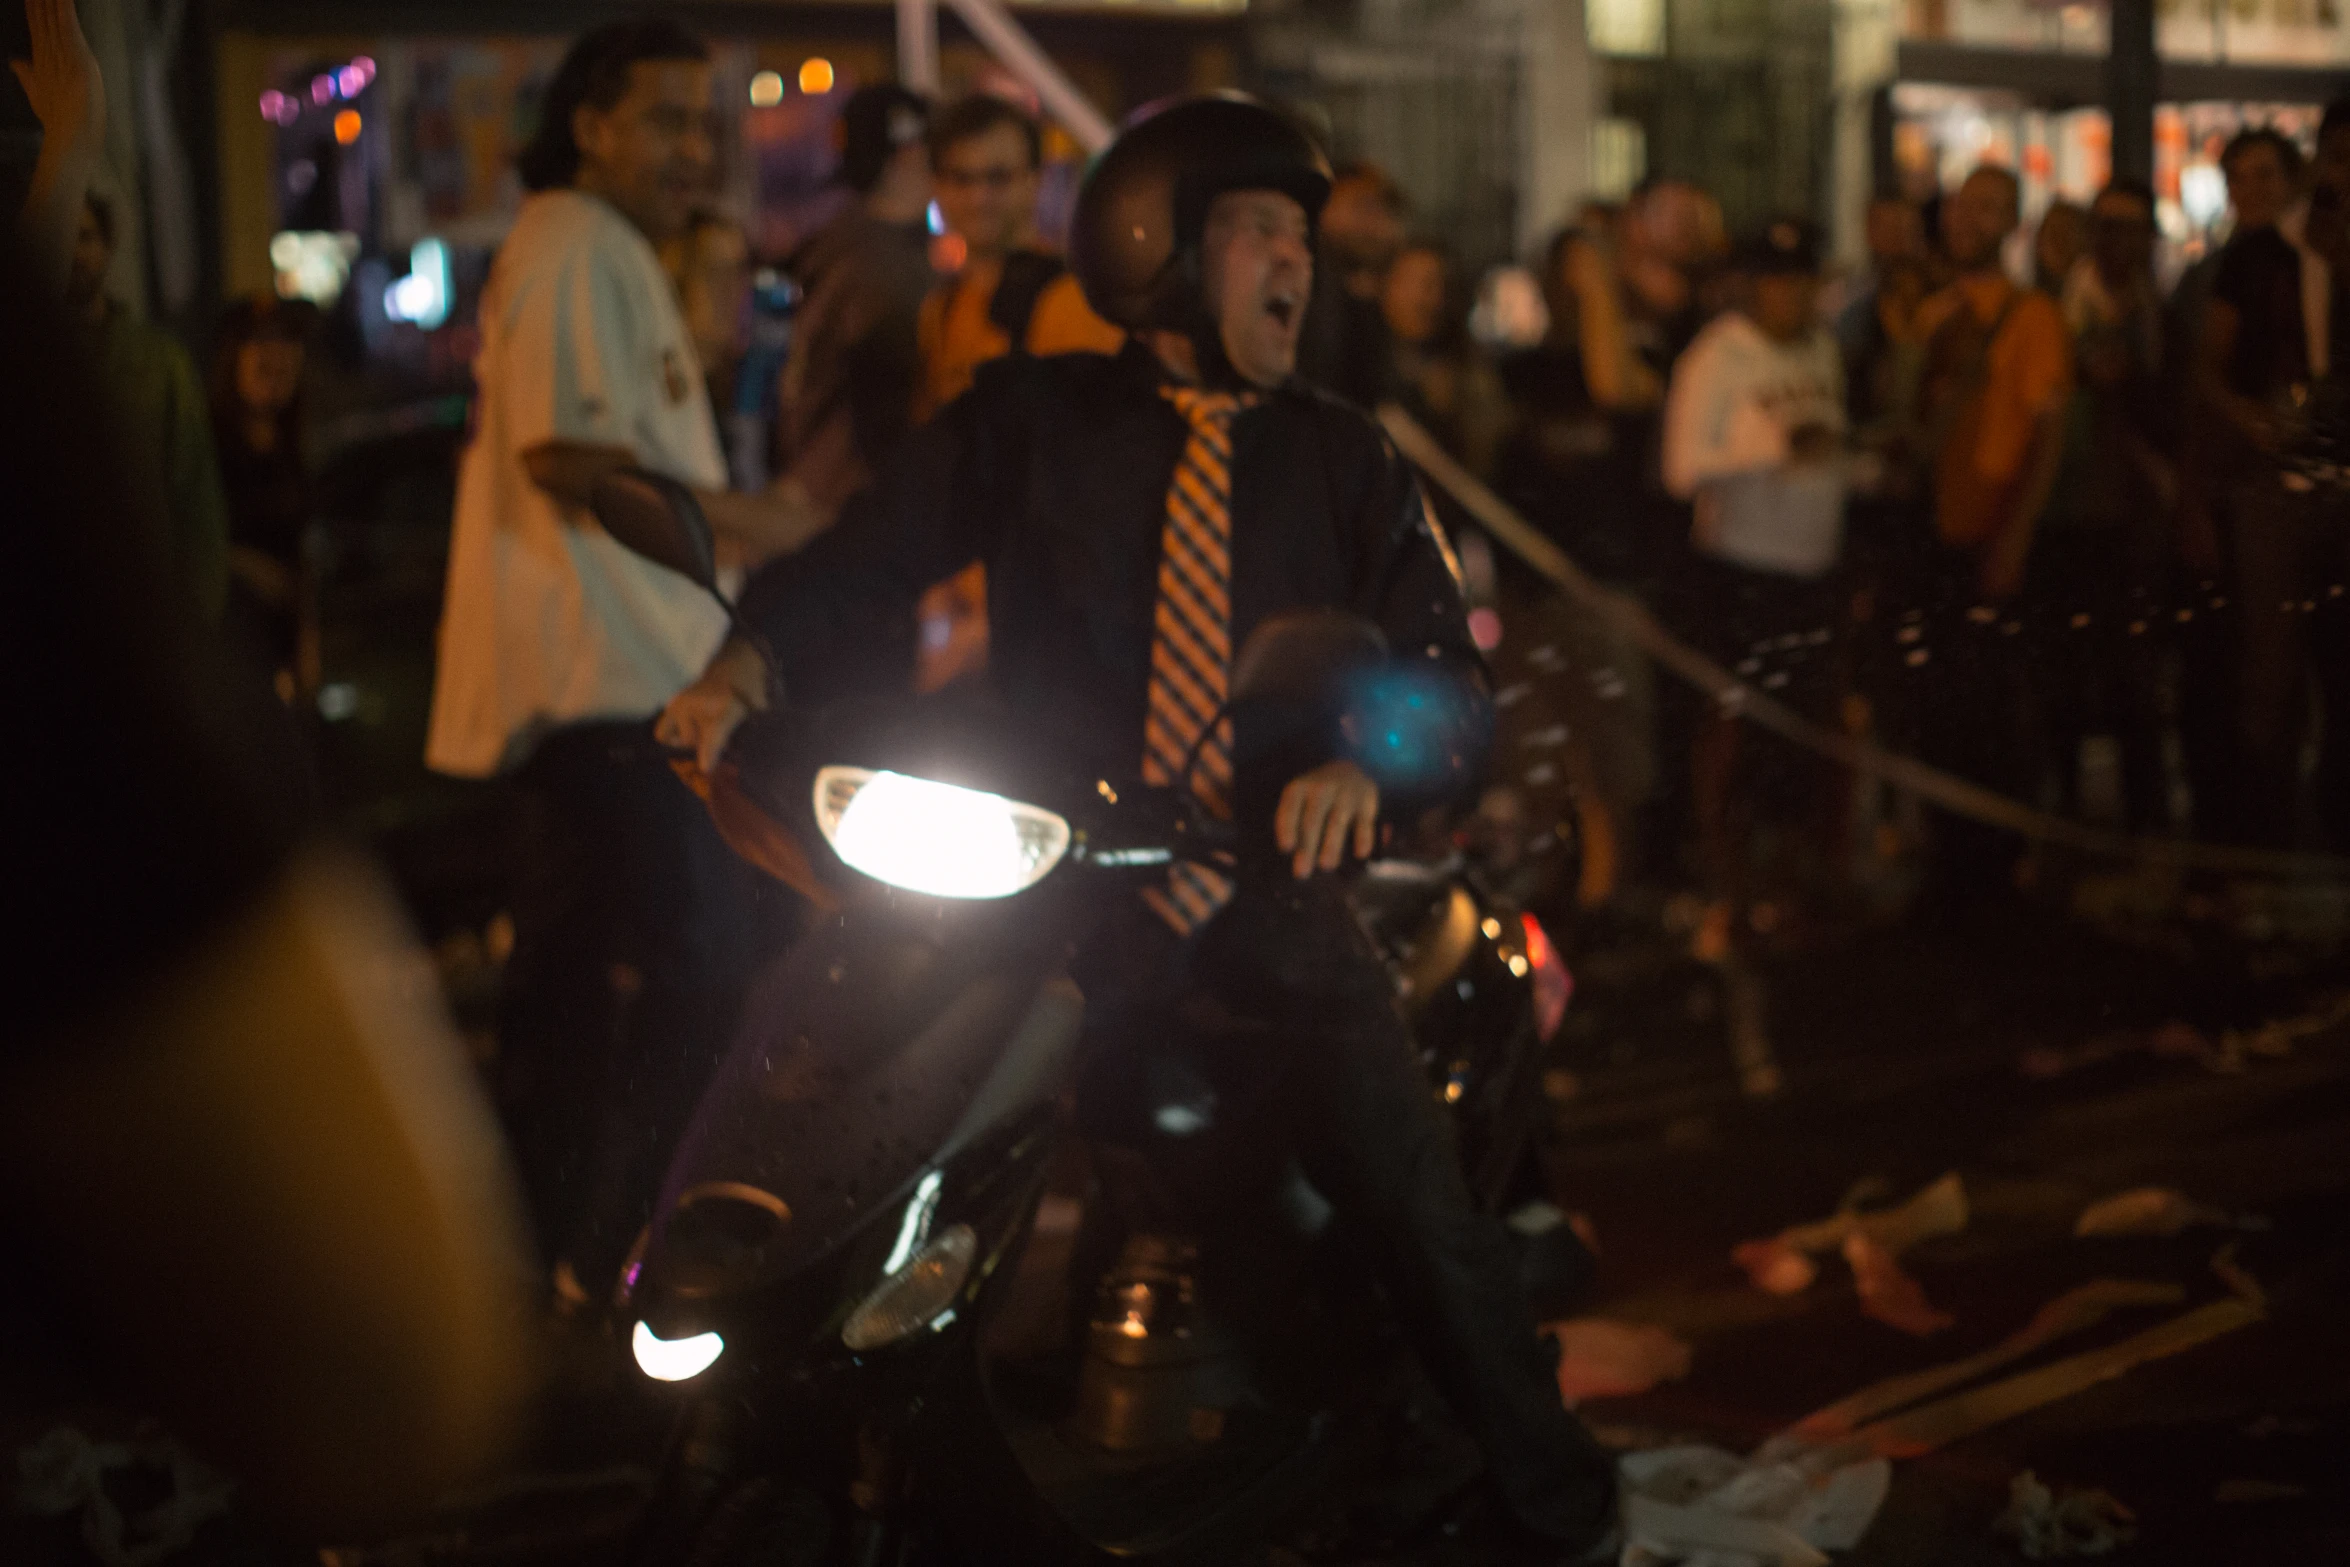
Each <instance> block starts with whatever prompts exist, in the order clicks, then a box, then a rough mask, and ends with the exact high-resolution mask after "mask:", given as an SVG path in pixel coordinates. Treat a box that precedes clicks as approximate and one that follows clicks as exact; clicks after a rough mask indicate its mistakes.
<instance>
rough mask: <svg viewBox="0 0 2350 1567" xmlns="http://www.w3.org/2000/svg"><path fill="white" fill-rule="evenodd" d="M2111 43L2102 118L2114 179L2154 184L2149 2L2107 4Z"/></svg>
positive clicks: (2155, 76)
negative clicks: (2109, 137)
mask: <svg viewBox="0 0 2350 1567" xmlns="http://www.w3.org/2000/svg"><path fill="white" fill-rule="evenodd" d="M2111 15H2112V18H2113V43H2112V48H2111V50H2110V52H2109V53H2108V54H2107V55H2106V57H2105V112H2106V114H2107V116H2108V117H2110V118H2111V120H2112V121H2113V172H2114V174H2115V176H2116V177H2117V178H2122V177H2126V178H2130V179H2140V180H2149V181H2151V180H2152V179H2153V178H2154V102H2155V97H2156V95H2157V93H2158V92H2159V91H2160V71H2161V65H2160V62H2159V61H2158V60H2157V59H2156V57H2155V53H2154V0H2112V8H2111Z"/></svg>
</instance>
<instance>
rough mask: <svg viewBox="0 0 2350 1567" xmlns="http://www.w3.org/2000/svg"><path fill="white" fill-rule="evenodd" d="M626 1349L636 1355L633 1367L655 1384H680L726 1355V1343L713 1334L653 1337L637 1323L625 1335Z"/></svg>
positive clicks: (648, 1328) (648, 1329) (651, 1332)
mask: <svg viewBox="0 0 2350 1567" xmlns="http://www.w3.org/2000/svg"><path fill="white" fill-rule="evenodd" d="M628 1347H629V1348H630V1349H632V1350H634V1351H635V1352H636V1363H637V1367H638V1369H640V1370H642V1371H643V1372H644V1374H645V1375H646V1376H649V1377H651V1378H652V1379H653V1380H654V1381H656V1382H683V1381H686V1380H687V1379H689V1378H692V1377H698V1376H700V1375H701V1374H702V1373H703V1372H705V1371H707V1370H709V1369H710V1368H711V1367H712V1366H714V1365H716V1364H717V1363H718V1357H719V1356H720V1355H722V1354H724V1353H725V1352H726V1340H724V1339H722V1338H720V1337H719V1336H718V1335H717V1334H715V1333H696V1334H692V1335H691V1336H689V1337H686V1338H657V1337H655V1336H654V1333H653V1330H652V1329H651V1328H650V1327H648V1326H646V1325H645V1324H644V1323H642V1322H639V1323H638V1324H637V1325H636V1331H635V1332H634V1333H633V1334H631V1335H629V1345H628Z"/></svg>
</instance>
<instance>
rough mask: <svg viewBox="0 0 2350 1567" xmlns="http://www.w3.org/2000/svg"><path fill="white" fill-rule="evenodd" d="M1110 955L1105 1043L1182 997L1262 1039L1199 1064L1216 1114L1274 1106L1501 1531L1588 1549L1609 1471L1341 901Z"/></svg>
mask: <svg viewBox="0 0 2350 1567" xmlns="http://www.w3.org/2000/svg"><path fill="white" fill-rule="evenodd" d="M1154 932H1155V934H1154ZM1109 939H1110V940H1111V941H1113V942H1115V943H1116V944H1117V945H1119V946H1121V947H1123V948H1126V949H1127V950H1126V951H1123V952H1121V953H1119V954H1117V955H1116V956H1117V961H1115V963H1103V964H1102V965H1101V966H1102V967H1105V968H1112V967H1114V968H1115V970H1116V972H1117V978H1116V979H1114V980H1110V981H1108V982H1106V983H1105V982H1104V980H1103V979H1102V978H1101V977H1100V975H1099V974H1098V973H1097V974H1096V975H1095V976H1093V977H1091V978H1087V979H1086V984H1087V990H1088V1000H1089V1003H1092V1004H1093V1010H1094V1015H1095V1016H1096V1017H1097V1018H1098V1019H1100V1021H1101V1023H1102V1025H1103V1027H1104V1029H1105V1031H1116V1030H1117V1029H1118V1028H1119V1027H1120V1022H1119V1020H1120V1017H1121V1015H1123V1016H1124V1017H1126V1018H1128V1019H1131V1018H1133V1017H1134V1015H1135V1010H1136V1009H1137V1008H1151V1007H1153V1006H1154V1004H1158V1005H1163V1004H1165V1003H1166V1002H1168V1001H1170V1000H1171V999H1172V997H1173V996H1174V995H1175V994H1180V993H1184V992H1188V993H1192V994H1204V995H1205V996H1206V997H1208V998H1210V999H1212V1000H1213V1001H1215V1002H1216V1003H1218V1004H1219V1005H1220V1006H1221V1007H1223V1008H1224V1009H1226V1010H1228V1011H1229V1012H1231V1013H1233V1014H1234V1015H1236V1016H1238V1017H1242V1018H1245V1019H1248V1020H1250V1021H1252V1022H1256V1023H1261V1024H1264V1025H1267V1026H1269V1027H1270V1028H1271V1030H1272V1032H1273V1035H1274V1038H1275V1039H1276V1040H1277V1041H1278V1043H1277V1044H1276V1045H1275V1046H1273V1047H1272V1048H1271V1049H1270V1050H1265V1049H1251V1050H1248V1051H1245V1052H1234V1053H1233V1055H1232V1057H1230V1058H1227V1059H1222V1060H1213V1059H1211V1060H1210V1061H1208V1062H1206V1063H1205V1064H1206V1066H1207V1068H1208V1070H1209V1072H1210V1073H1211V1075H1212V1076H1214V1077H1216V1078H1217V1079H1219V1081H1217V1083H1216V1088H1217V1091H1218V1095H1219V1097H1220V1098H1227V1099H1230V1100H1233V1101H1236V1102H1257V1103H1262V1102H1263V1100H1264V1098H1265V1096H1266V1095H1268V1094H1270V1095H1272V1096H1273V1099H1274V1103H1275V1105H1276V1106H1277V1108H1278V1111H1279V1119H1278V1120H1277V1121H1276V1122H1275V1123H1274V1124H1279V1125H1283V1126H1286V1127H1293V1128H1295V1129H1296V1132H1297V1135H1298V1138H1299V1143H1300V1146H1299V1149H1298V1152H1299V1155H1300V1157H1301V1158H1302V1160H1303V1161H1304V1164H1305V1167H1306V1171H1307V1174H1308V1175H1309V1176H1310V1177H1311V1179H1312V1180H1313V1182H1314V1184H1315V1186H1316V1187H1317V1188H1318V1189H1319V1190H1320V1191H1321V1192H1322V1193H1323V1194H1324V1195H1325V1196H1327V1197H1328V1198H1329V1199H1330V1201H1331V1202H1332V1204H1333V1205H1334V1206H1335V1207H1336V1208H1337V1209H1338V1211H1339V1213H1340V1214H1341V1215H1342V1216H1343V1217H1344V1218H1345V1220H1346V1221H1347V1222H1348V1224H1349V1225H1350V1227H1352V1228H1353V1229H1354V1230H1355V1231H1357V1232H1358V1233H1360V1234H1361V1235H1363V1236H1364V1237H1366V1239H1367V1240H1368V1242H1369V1245H1370V1247H1371V1248H1372V1252H1373V1261H1374V1263H1375V1264H1376V1267H1377V1270H1378V1273H1379V1276H1380V1280H1381V1282H1382V1283H1383V1284H1384V1285H1385V1286H1386V1289H1387V1293H1388V1295H1389V1296H1390V1298H1391V1299H1392V1301H1393V1303H1394V1305H1395V1308H1396V1310H1397V1312H1398V1313H1399V1314H1400V1316H1401V1317H1402V1320H1403V1325H1404V1328H1405V1330H1406V1332H1407V1333H1408V1334H1409V1336H1410V1339H1411V1342H1412V1345H1413V1347H1414V1349H1416V1350H1417V1351H1418V1353H1419V1355H1420V1358H1421V1360H1422V1361H1423V1362H1424V1364H1425V1365H1426V1366H1427V1368H1428V1371H1429V1374H1430V1375H1431V1376H1432V1377H1434V1378H1435V1380H1436V1383H1437V1385H1438V1387H1439V1388H1440V1389H1441V1390H1442V1391H1443V1392H1444V1394H1445V1397H1446V1399H1447V1401H1448V1402H1450V1403H1451V1404H1452V1406H1453V1408H1454V1410H1455V1411H1456V1412H1457V1413H1458V1414H1459V1415H1460V1417H1461V1419H1462V1420H1463V1422H1464V1423H1465V1424H1466V1425H1467V1426H1468V1428H1469V1430H1470V1432H1471V1434H1472V1435H1473V1436H1475V1438H1476V1439H1477V1442H1478V1445H1479V1446H1480V1448H1481V1449H1482V1450H1483V1452H1484V1455H1485V1464H1486V1472H1487V1475H1488V1478H1489V1479H1490V1480H1491V1482H1492V1483H1493V1485H1494V1488H1495V1489H1496V1491H1497V1492H1498V1493H1499V1495H1500V1497H1501V1499H1502V1501H1503V1502H1504V1504H1505V1505H1506V1506H1507V1508H1508V1509H1509V1512H1510V1514H1511V1516H1512V1517H1513V1518H1514V1519H1515V1520H1516V1522H1517V1523H1518V1524H1519V1525H1521V1526H1522V1527H1524V1528H1526V1529H1528V1530H1530V1531H1532V1532H1533V1533H1535V1534H1537V1535H1539V1536H1542V1537H1543V1538H1545V1539H1548V1540H1552V1541H1556V1542H1558V1543H1559V1544H1560V1545H1561V1546H1562V1547H1579V1546H1582V1545H1585V1544H1588V1543H1590V1542H1592V1541H1594V1540H1596V1539H1597V1538H1598V1536H1599V1535H1600V1534H1601V1532H1602V1531H1603V1530H1604V1529H1605V1528H1606V1527H1607V1526H1608V1524H1609V1523H1610V1522H1611V1521H1612V1518H1613V1501H1614V1487H1615V1466H1614V1464H1613V1463H1612V1462H1611V1461H1610V1459H1609V1458H1608V1456H1607V1454H1606V1453H1605V1452H1604V1451H1602V1450H1601V1448H1600V1447H1599V1445H1598V1444H1597V1443H1596V1442H1594V1441H1593V1440H1592V1438H1591V1436H1590V1433H1588V1432H1587V1431H1585V1430H1584V1429H1583V1427H1582V1425H1581V1423H1580V1422H1578V1421H1577V1420H1576V1419H1575V1417H1574V1416H1573V1415H1571V1414H1569V1413H1568V1412H1567V1410H1566V1408H1565V1406H1564V1405H1562V1404H1561V1403H1560V1402H1559V1394H1558V1382H1557V1378H1556V1374H1555V1371H1554V1369H1553V1365H1552V1362H1551V1358H1550V1356H1549V1354H1548V1353H1547V1352H1546V1351H1545V1348H1544V1346H1543V1343H1542V1340H1541V1339H1540V1338H1539V1336H1538V1335H1537V1333H1536V1331H1535V1324H1534V1315H1533V1310H1532V1308H1531V1307H1530V1306H1529V1304H1528V1303H1527V1299H1526V1294H1525V1289H1524V1286H1523V1284H1522V1283H1521V1282H1520V1277H1519V1272H1518V1268H1517V1265H1516V1261H1515V1258H1514V1256H1513V1254H1512V1252H1511V1249H1510V1242H1509V1238H1508V1235H1507V1233H1506V1232H1505V1231H1504V1229H1503V1227H1502V1225H1501V1222H1500V1221H1499V1220H1498V1219H1496V1218H1493V1217H1492V1216H1490V1215H1488V1214H1485V1213H1483V1212H1481V1211H1480V1210H1479V1209H1478V1208H1477V1206H1476V1204H1475V1202H1474V1201H1473V1200H1472V1199H1471V1197H1470V1195H1469V1190H1468V1186H1467V1183H1466V1181H1465V1180H1464V1179H1463V1177H1462V1174H1461V1169H1460V1159H1459V1156H1458V1154H1457V1153H1456V1151H1455V1149H1454V1146H1453V1138H1452V1133H1451V1128H1450V1127H1449V1126H1448V1125H1447V1124H1446V1123H1445V1121H1444V1119H1443V1117H1442V1116H1441V1115H1440V1114H1439V1113H1438V1112H1437V1109H1436V1105H1435V1100H1434V1096H1433V1094H1432V1092H1431V1089H1430V1086H1429V1082H1428V1077H1427V1074H1426V1072H1425V1071H1424V1069H1423V1068H1422V1067H1421V1065H1420V1062H1419V1059H1418V1052H1417V1049H1416V1047H1415V1045H1414V1043H1413V1040H1412V1036H1411V1032H1410V1030H1409V1029H1408V1028H1407V1027H1406V1026H1405V1024H1404V1022H1403V1020H1402V1018H1401V1017H1400V1016H1399V1015H1398V1014H1397V1012H1396V1010H1395V1006H1394V1001H1393V996H1394V986H1393V982H1392V981H1391V979H1390V977H1389V975H1388V972H1387V969H1386V967H1385V965H1384V964H1383V963H1382V962H1381V960H1380V957H1379V954H1378V952H1377V951H1376V949H1374V948H1373V947H1372V945H1371V943H1370V940H1369V938H1368V937H1366V936H1365V935H1364V934H1363V931H1362V927H1361V926H1360V925H1359V924H1358V923H1357V922H1356V921H1355V918H1354V916H1353V914H1352V912H1351V911H1350V910H1349V909H1348V907H1347V905H1346V902H1345V899H1344V896H1343V894H1342V893H1340V891H1339V890H1338V889H1337V888H1336V887H1335V886H1334V885H1332V884H1331V883H1330V882H1328V881H1327V880H1320V881H1314V882H1308V883H1303V884H1287V885H1280V884H1276V885H1273V886H1267V887H1244V888H1243V890H1242V891H1241V892H1240V894H1239V895H1238V896H1236V897H1235V898H1234V899H1233V901H1232V903H1231V904H1230V905H1229V906H1228V907H1227V908H1226V909H1225V910H1224V912H1223V913H1222V914H1220V915H1219V916H1217V918H1216V919H1215V920H1214V921H1212V922H1211V923H1210V924H1209V925H1208V926H1207V927H1206V928H1205V929H1203V930H1202V931H1200V932H1199V933H1198V935H1197V937H1196V938H1195V939H1194V941H1193V942H1192V943H1191V944H1190V945H1189V946H1188V947H1187V948H1185V949H1183V950H1181V951H1177V950H1176V944H1175V941H1174V938H1173V937H1172V936H1171V935H1169V934H1168V933H1167V932H1166V931H1165V930H1164V929H1163V928H1162V927H1157V926H1156V925H1155V922H1151V923H1149V924H1148V925H1146V924H1145V922H1144V921H1140V920H1138V921H1134V922H1132V923H1131V924H1123V923H1122V924H1121V925H1120V927H1119V929H1118V931H1117V933H1116V934H1115V935H1113V936H1112V937H1111V938H1109ZM1138 948H1139V949H1145V950H1141V951H1137V950H1135V949H1138ZM1089 957H1097V958H1098V957H1099V955H1098V954H1092V955H1089ZM1088 966H1089V967H1090V966H1093V965H1091V964H1089V965H1088ZM1081 977H1083V971H1082V970H1081ZM1104 1003H1106V1005H1105V1004H1104ZM1103 1044H1104V1046H1105V1048H1115V1042H1114V1040H1111V1039H1104V1040H1103Z"/></svg>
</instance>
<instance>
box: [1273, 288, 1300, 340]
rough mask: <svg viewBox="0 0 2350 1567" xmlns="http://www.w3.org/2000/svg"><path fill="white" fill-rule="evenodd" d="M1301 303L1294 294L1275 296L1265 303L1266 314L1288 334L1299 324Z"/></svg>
mask: <svg viewBox="0 0 2350 1567" xmlns="http://www.w3.org/2000/svg"><path fill="white" fill-rule="evenodd" d="M1299 303H1300V302H1299V300H1298V298H1297V296H1296V295H1294V294H1275V295H1273V296H1272V297H1271V298H1269V299H1267V300H1266V301H1265V314H1267V315H1269V316H1271V317H1272V318H1273V320H1274V321H1275V323H1276V324H1278V325H1279V326H1280V328H1281V329H1282V330H1283V331H1284V332H1286V331H1288V330H1289V328H1290V327H1291V326H1293V325H1295V324H1296V322H1297V317H1298V309H1299Z"/></svg>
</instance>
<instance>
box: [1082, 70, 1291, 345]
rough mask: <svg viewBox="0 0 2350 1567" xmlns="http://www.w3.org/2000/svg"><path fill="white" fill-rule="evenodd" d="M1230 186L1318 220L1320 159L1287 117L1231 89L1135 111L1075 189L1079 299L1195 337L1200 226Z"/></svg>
mask: <svg viewBox="0 0 2350 1567" xmlns="http://www.w3.org/2000/svg"><path fill="white" fill-rule="evenodd" d="M1233 190H1277V191H1280V192H1281V193H1282V194H1284V195H1287V196H1292V197H1294V198H1296V200H1297V203H1298V205H1299V206H1301V207H1304V208H1305V209H1306V218H1307V220H1308V221H1309V222H1313V221H1317V220H1319V219H1320V217H1321V215H1322V204H1323V203H1324V202H1325V201H1327V200H1328V199H1329V197H1330V163H1329V160H1328V159H1326V158H1324V157H1323V156H1322V149H1321V148H1320V147H1318V146H1316V145H1315V144H1314V139H1313V138H1312V137H1311V136H1309V135H1307V134H1306V132H1305V131H1304V129H1303V128H1301V127H1300V126H1299V125H1298V124H1297V123H1296V122H1295V121H1293V120H1291V119H1290V118H1289V117H1288V116H1286V115H1284V114H1282V113H1281V112H1280V111H1278V110H1276V109H1273V108H1271V107H1268V106H1267V105H1265V104H1262V103H1259V102H1258V101H1257V100H1256V99H1254V98H1250V97H1247V96H1245V95H1243V94H1240V93H1216V94H1212V95H1210V96H1207V97H1201V98H1174V99H1162V100H1161V101H1159V102H1157V103H1154V104H1147V105H1145V106H1144V107H1142V108H1140V109H1137V110H1136V111H1135V112H1134V114H1133V116H1132V117H1131V118H1129V119H1128V120H1127V122H1126V127H1125V129H1124V130H1122V131H1120V132H1119V133H1118V139H1117V140H1116V141H1114V142H1112V143H1111V144H1110V147H1109V150H1108V151H1107V152H1104V153H1103V154H1102V155H1101V157H1100V158H1099V159H1097V160H1096V161H1095V163H1094V165H1093V167H1092V168H1091V169H1090V170H1088V171H1087V172H1086V176H1085V184H1084V186H1083V187H1082V188H1080V189H1079V191H1078V192H1077V214H1076V217H1075V218H1074V219H1073V220H1072V221H1071V223H1070V225H1069V269H1070V270H1071V271H1072V272H1074V273H1075V274H1076V275H1077V282H1078V286H1079V287H1081V288H1083V289H1084V290H1085V299H1086V303H1088V304H1090V305H1091V306H1093V308H1094V310H1095V312H1096V313H1097V314H1099V315H1100V316H1101V317H1102V318H1103V319H1104V320H1107V321H1111V322H1115V323H1116V324H1117V325H1119V326H1122V327H1125V328H1126V329H1127V330H1128V331H1138V330H1146V329H1157V330H1161V331H1170V332H1184V333H1190V334H1194V335H1196V334H1197V333H1198V332H1199V330H1200V328H1201V325H1202V322H1203V320H1204V318H1205V306H1204V304H1203V302H1202V300H1201V298H1200V277H1199V246H1200V235H1201V231H1202V230H1203V229H1205V227H1206V226H1207V218H1208V207H1209V204H1210V203H1212V202H1213V201H1214V200H1215V199H1216V198H1217V197H1218V196H1221V195H1223V194H1224V193H1225V192H1226V191H1233Z"/></svg>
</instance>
